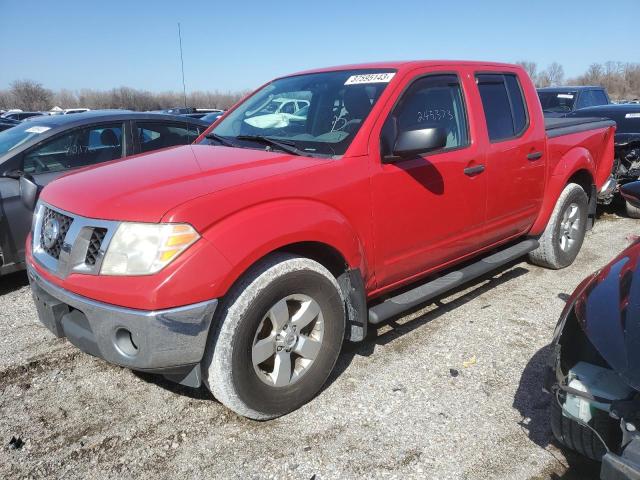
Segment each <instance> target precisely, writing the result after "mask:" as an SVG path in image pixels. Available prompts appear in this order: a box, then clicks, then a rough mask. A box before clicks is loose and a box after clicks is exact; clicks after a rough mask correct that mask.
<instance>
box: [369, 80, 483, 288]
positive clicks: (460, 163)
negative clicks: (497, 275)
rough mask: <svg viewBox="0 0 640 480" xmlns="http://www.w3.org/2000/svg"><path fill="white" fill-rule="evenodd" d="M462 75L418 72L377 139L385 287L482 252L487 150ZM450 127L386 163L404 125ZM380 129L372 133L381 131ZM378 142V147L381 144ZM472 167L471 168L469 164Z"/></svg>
mask: <svg viewBox="0 0 640 480" xmlns="http://www.w3.org/2000/svg"><path fill="white" fill-rule="evenodd" d="M462 85H463V84H462V81H461V78H460V75H459V74H458V73H456V72H454V73H452V72H451V71H450V70H449V71H443V72H442V73H434V72H433V70H432V69H430V70H426V71H425V72H424V73H422V74H419V73H418V74H416V75H415V76H414V77H413V79H412V80H411V82H410V85H409V86H408V87H407V88H406V89H405V91H404V93H402V94H401V96H400V98H399V100H398V101H397V102H396V104H395V105H392V106H391V108H390V109H389V111H388V113H387V114H386V115H384V117H383V118H382V119H380V120H379V121H378V124H380V123H382V125H381V126H380V127H376V128H380V130H379V133H378V134H377V135H379V138H372V139H371V152H372V158H371V164H372V169H373V171H372V177H371V184H372V192H371V194H372V210H373V218H372V220H373V232H374V241H375V255H376V279H377V282H378V286H379V287H385V286H389V285H392V284H394V283H397V282H401V281H404V280H407V279H408V278H410V277H413V276H416V275H419V274H421V273H423V272H425V271H427V270H430V269H432V268H435V267H438V266H441V265H442V264H445V263H447V262H449V261H452V260H455V259H457V258H459V257H462V256H464V255H465V254H468V253H470V252H472V251H473V250H476V249H477V248H478V239H479V238H480V235H481V232H482V229H483V225H484V216H485V215H484V214H485V202H486V175H484V173H483V172H482V164H483V155H482V152H481V150H480V149H479V147H478V144H477V143H476V142H474V141H473V135H474V131H475V129H470V128H469V126H470V125H473V122H469V109H468V103H467V101H466V100H465V97H466V95H465V93H464V88H463V86H462ZM430 127H437V128H442V129H445V130H446V135H447V143H446V146H445V147H444V148H442V149H440V150H437V151H433V152H429V153H427V154H424V155H416V156H415V157H414V158H407V159H404V160H398V161H394V162H393V163H385V162H384V158H385V156H386V155H389V154H391V153H392V149H393V145H394V143H395V139H396V138H397V136H398V134H399V133H400V132H402V131H408V130H420V129H424V128H430ZM376 131H377V130H376V129H374V131H373V135H376ZM378 145H379V150H378ZM470 169H472V170H470Z"/></svg>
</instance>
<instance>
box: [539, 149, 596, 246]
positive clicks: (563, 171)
mask: <svg viewBox="0 0 640 480" xmlns="http://www.w3.org/2000/svg"><path fill="white" fill-rule="evenodd" d="M594 179H595V163H594V160H593V157H592V156H591V153H590V152H589V150H587V149H586V148H584V147H575V148H572V149H571V150H569V151H568V152H567V153H565V154H564V155H563V156H562V158H561V159H560V161H559V162H558V163H557V164H556V165H555V168H554V169H553V171H552V172H551V175H550V176H549V180H548V181H547V187H546V189H545V194H544V198H543V200H542V205H541V207H540V213H539V214H538V218H537V219H536V221H535V222H534V224H533V226H532V227H531V230H530V232H529V233H530V234H531V235H540V234H542V232H544V229H545V228H546V226H547V223H548V222H549V218H550V217H551V214H552V213H553V209H554V208H555V206H556V203H557V201H558V198H560V194H561V193H562V191H563V190H564V188H565V187H566V186H567V185H568V184H570V183H576V184H578V185H580V186H581V187H582V189H583V190H584V191H585V193H586V194H587V197H588V198H589V203H590V204H591V203H593V202H594V201H595V197H594V188H593V186H594Z"/></svg>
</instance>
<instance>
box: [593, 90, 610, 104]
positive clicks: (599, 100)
mask: <svg viewBox="0 0 640 480" xmlns="http://www.w3.org/2000/svg"><path fill="white" fill-rule="evenodd" d="M608 103H609V100H607V96H606V95H605V94H604V92H603V91H602V90H593V104H594V105H607V104H608Z"/></svg>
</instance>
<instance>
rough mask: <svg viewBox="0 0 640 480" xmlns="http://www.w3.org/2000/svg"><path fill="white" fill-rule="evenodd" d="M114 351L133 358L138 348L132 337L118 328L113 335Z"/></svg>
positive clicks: (126, 331) (124, 330) (129, 333)
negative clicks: (116, 350)
mask: <svg viewBox="0 0 640 480" xmlns="http://www.w3.org/2000/svg"><path fill="white" fill-rule="evenodd" d="M115 345H116V349H118V351H119V352H120V353H121V354H122V355H125V356H127V357H135V356H136V355H137V354H138V346H137V345H136V344H135V342H134V341H133V335H132V334H131V332H130V331H129V330H127V329H126V328H119V329H117V330H116V334H115Z"/></svg>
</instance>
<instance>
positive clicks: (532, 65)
mask: <svg viewBox="0 0 640 480" xmlns="http://www.w3.org/2000/svg"><path fill="white" fill-rule="evenodd" d="M516 64H517V65H520V66H521V67H522V68H524V70H525V71H526V72H527V73H528V74H529V76H530V77H531V80H533V82H534V83H535V82H536V79H537V77H538V65H537V64H536V62H529V61H527V60H520V61H519V62H516Z"/></svg>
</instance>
